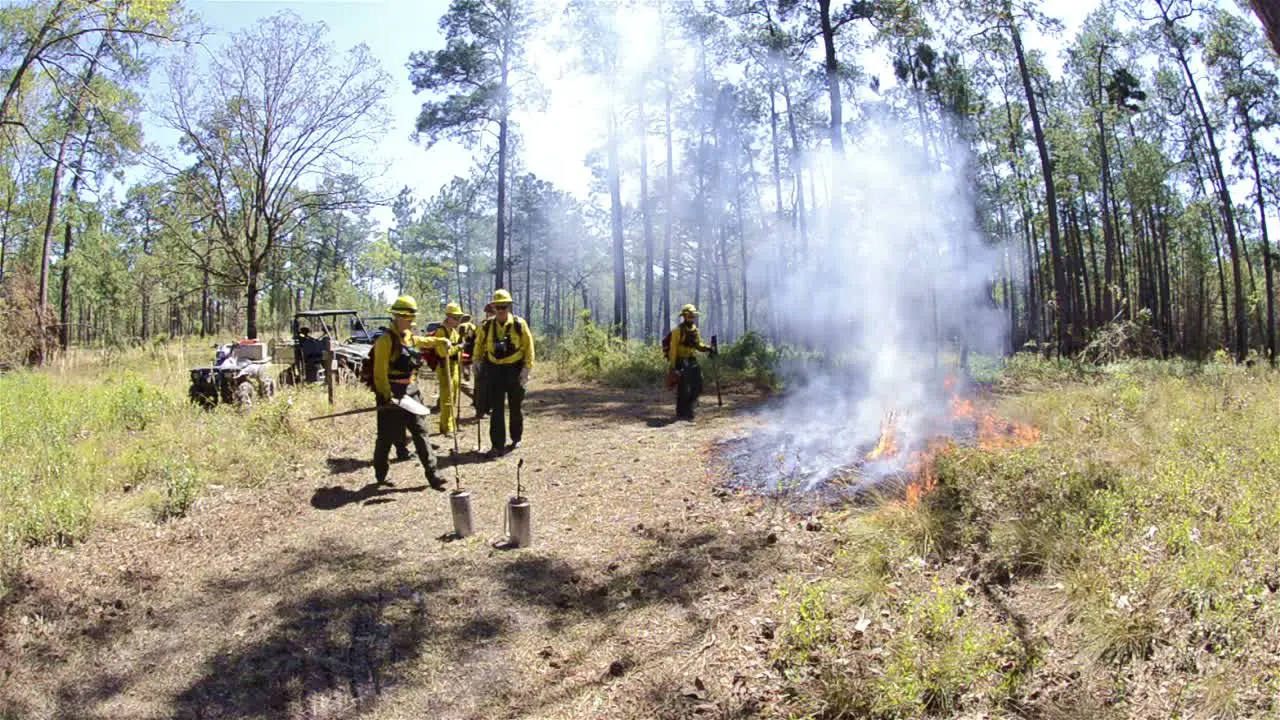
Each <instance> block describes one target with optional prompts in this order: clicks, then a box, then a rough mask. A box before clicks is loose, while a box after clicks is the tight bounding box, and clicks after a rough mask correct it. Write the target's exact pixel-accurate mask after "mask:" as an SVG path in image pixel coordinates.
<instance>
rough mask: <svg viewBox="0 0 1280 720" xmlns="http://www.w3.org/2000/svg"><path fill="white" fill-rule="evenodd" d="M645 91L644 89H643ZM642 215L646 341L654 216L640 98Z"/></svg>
mask: <svg viewBox="0 0 1280 720" xmlns="http://www.w3.org/2000/svg"><path fill="white" fill-rule="evenodd" d="M642 92H643V91H642ZM640 216H641V219H642V221H643V224H644V341H645V342H650V341H652V340H653V338H654V337H655V335H654V330H655V328H654V324H653V261H654V257H653V254H654V247H653V216H652V215H651V214H650V212H649V122H648V118H647V117H646V116H645V111H644V97H643V94H642V96H641V98H640Z"/></svg>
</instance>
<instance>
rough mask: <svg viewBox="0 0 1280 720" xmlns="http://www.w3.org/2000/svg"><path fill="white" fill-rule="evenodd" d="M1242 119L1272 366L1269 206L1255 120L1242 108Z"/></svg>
mask: <svg viewBox="0 0 1280 720" xmlns="http://www.w3.org/2000/svg"><path fill="white" fill-rule="evenodd" d="M1240 119H1241V121H1242V124H1243V125H1244V141H1245V147H1246V149H1247V150H1248V151H1249V167H1250V168H1251V169H1252V170H1253V182H1254V187H1255V188H1256V189H1257V200H1258V227H1259V228H1260V229H1261V231H1262V268H1263V272H1264V274H1265V275H1266V285H1267V355H1268V359H1269V360H1270V361H1271V366H1272V367H1275V365H1276V308H1275V283H1274V280H1273V277H1274V276H1273V274H1272V271H1271V239H1270V237H1269V236H1268V234H1267V206H1266V200H1264V199H1263V191H1262V187H1263V186H1262V173H1261V172H1260V171H1259V170H1258V145H1257V142H1256V140H1255V138H1254V129H1253V121H1252V119H1251V118H1250V117H1249V113H1248V111H1247V110H1246V109H1244V108H1241V110H1240Z"/></svg>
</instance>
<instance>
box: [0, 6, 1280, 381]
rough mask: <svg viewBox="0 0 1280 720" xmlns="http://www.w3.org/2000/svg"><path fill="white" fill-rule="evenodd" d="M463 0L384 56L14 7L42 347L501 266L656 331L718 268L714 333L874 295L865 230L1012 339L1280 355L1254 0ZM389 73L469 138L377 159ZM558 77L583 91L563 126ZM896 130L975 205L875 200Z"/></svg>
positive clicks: (313, 33) (25, 266) (954, 331)
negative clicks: (407, 167)
mask: <svg viewBox="0 0 1280 720" xmlns="http://www.w3.org/2000/svg"><path fill="white" fill-rule="evenodd" d="M142 8H145V12H143V11H141V9H142ZM367 11H368V12H370V13H376V12H378V10H377V6H376V5H375V6H371V7H370V8H369V9H368V10H367ZM438 12H439V15H438V17H437V18H434V19H437V20H438V22H439V25H440V28H441V31H442V35H443V38H442V39H441V40H440V41H439V42H435V43H431V42H427V41H424V42H423V43H422V45H421V47H420V48H418V49H417V51H415V52H412V53H411V54H408V55H407V56H406V57H403V58H399V59H398V60H397V62H398V63H400V64H396V65H388V64H387V63H385V62H378V60H377V59H376V58H374V57H373V55H372V54H371V53H370V52H369V50H368V48H360V47H356V48H351V47H341V46H334V44H333V42H332V40H331V39H330V35H331V33H330V32H329V30H328V29H327V28H325V27H324V26H322V25H318V24H315V23H311V22H308V21H306V20H304V19H302V18H300V17H298V16H297V15H294V14H292V13H287V12H286V13H281V14H277V15H273V16H271V17H267V18H262V19H260V20H258V21H256V22H255V23H253V24H251V25H250V26H249V27H247V28H246V29H245V30H242V31H239V32H238V33H235V34H230V35H223V34H212V33H209V32H206V31H204V30H202V29H201V27H200V24H199V19H198V18H196V17H194V16H193V15H192V14H191V13H189V12H188V11H187V10H185V9H184V8H183V7H181V6H180V5H179V4H177V3H170V2H153V3H128V2H84V1H83V0H33V1H30V2H20V3H13V4H9V5H6V6H5V7H4V8H3V9H2V10H0V42H2V43H3V45H2V54H0V67H3V69H4V73H5V74H4V79H5V83H4V87H5V90H6V93H5V96H4V101H3V107H2V108H0V121H2V122H3V125H2V126H0V134H2V136H3V137H2V139H3V143H2V145H0V171H2V173H0V213H3V216H2V217H3V223H2V227H0V317H2V318H3V320H2V322H3V323H4V324H5V326H6V327H13V328H16V327H19V326H21V327H24V328H31V327H34V328H36V331H35V332H34V334H31V335H29V336H24V337H30V338H33V339H32V340H31V342H29V343H28V345H30V347H29V348H27V351H24V357H22V358H20V359H19V360H20V361H23V362H27V361H39V360H40V359H41V358H42V357H44V356H46V355H47V354H48V352H50V351H51V350H52V349H54V348H56V347H58V346H59V345H62V346H64V347H65V346H67V345H74V344H77V343H126V342H134V341H139V340H148V339H151V338H154V337H156V336H158V335H170V336H172V335H193V334H199V335H207V334H226V333H235V334H237V335H244V334H248V335H266V334H268V333H269V331H270V329H271V328H278V327H281V326H282V324H283V323H284V322H285V320H286V319H287V318H288V317H289V315H290V314H291V313H292V312H293V311H295V310H297V309H306V308H310V307H323V306H334V305H343V306H352V307H357V308H360V309H369V310H373V309H377V308H379V307H380V306H381V305H382V304H383V303H384V301H385V298H386V297H387V296H389V295H390V294H392V293H395V292H401V291H403V292H408V293H412V294H414V295H416V296H418V298H419V302H420V304H422V306H423V307H424V308H425V309H426V312H427V313H428V314H433V313H434V312H435V310H434V308H435V307H436V306H441V305H443V302H444V301H445V300H446V299H458V300H460V301H461V302H462V304H463V306H464V307H465V308H467V309H468V310H469V311H472V312H475V311H476V310H477V309H478V308H480V307H481V306H483V304H484V299H485V297H486V296H487V294H488V293H489V292H491V291H492V290H493V289H494V288H495V287H507V288H509V289H511V290H512V291H513V292H514V293H515V295H516V298H517V303H518V311H519V312H521V313H522V314H525V315H527V316H528V317H529V319H530V321H531V322H532V324H533V325H534V327H535V329H536V330H537V331H538V332H540V333H547V334H552V335H554V334H557V333H560V332H563V331H565V330H567V329H570V328H572V326H573V325H574V324H575V323H576V322H578V321H579V317H580V315H581V312H582V311H583V310H587V311H590V314H591V317H592V318H593V319H594V320H595V321H596V322H598V323H600V324H602V325H605V326H609V327H611V328H612V329H613V331H614V332H616V333H617V334H619V335H621V336H624V337H630V338H633V339H639V340H644V341H649V342H654V341H656V340H657V338H659V337H660V336H661V335H662V333H663V331H664V329H665V327H666V326H667V325H669V324H670V323H671V322H672V319H673V318H672V312H673V310H674V309H676V308H678V307H679V306H680V305H682V304H684V303H686V302H692V303H695V304H697V305H698V306H699V308H700V309H702V311H703V315H702V324H703V326H704V331H705V332H706V333H707V334H708V335H710V334H712V333H714V334H717V335H718V336H719V337H720V339H721V340H723V341H732V340H734V339H737V338H740V337H742V336H743V335H744V334H745V333H747V332H749V331H754V332H757V333H760V334H762V335H764V336H766V337H768V338H770V339H772V340H774V341H778V342H790V343H797V344H804V345H808V346H810V347H818V346H821V345H822V344H823V336H824V334H828V335H829V334H831V333H833V332H843V330H841V329H840V328H841V325H840V323H842V322H845V320H847V319H848V318H849V314H848V313H843V314H842V313H839V312H837V313H831V312H829V311H830V309H831V307H832V306H833V305H839V304H840V303H858V302H860V300H859V299H858V298H857V297H849V296H848V294H847V293H840V292H831V289H833V288H835V289H845V288H852V279H853V278H860V277H863V275H862V272H863V270H864V269H863V268H850V267H849V266H848V264H849V263H857V262H859V260H858V258H861V257H864V256H865V254H866V253H868V252H869V253H870V255H871V256H873V257H876V258H880V257H887V258H894V259H895V262H897V263H898V264H897V265H895V266H894V270H893V271H894V273H898V271H899V270H910V269H911V268H917V269H918V270H919V273H918V274H917V275H914V276H913V275H910V274H906V275H903V276H902V277H903V279H902V281H901V282H903V283H912V282H914V283H915V286H913V287H912V288H911V291H912V292H915V291H916V290H920V291H922V292H925V295H924V296H922V297H923V298H924V300H922V302H926V304H927V303H932V302H935V301H936V298H937V297H938V296H939V291H940V290H946V291H947V292H950V290H951V289H953V288H954V287H964V288H966V290H967V291H969V292H971V296H970V297H968V299H966V300H965V302H970V301H976V303H977V305H976V306H975V307H979V308H980V309H981V312H978V313H977V314H978V315H980V316H981V317H982V318H984V319H983V323H988V324H990V323H994V324H996V325H998V327H999V329H1000V330H1001V331H1002V332H1001V333H999V334H998V335H999V337H998V340H997V342H996V343H995V344H996V345H997V347H996V348H987V347H984V348H982V349H984V350H986V351H988V352H989V351H992V350H993V349H995V350H1003V351H1011V350H1013V349H1016V348H1021V347H1023V346H1025V345H1027V344H1028V343H1034V344H1035V346H1036V347H1038V348H1041V349H1044V350H1047V351H1054V352H1060V353H1062V354H1074V353H1078V352H1081V351H1083V350H1085V349H1086V348H1087V347H1088V346H1089V345H1090V343H1091V342H1094V341H1095V340H1096V339H1097V338H1098V337H1099V332H1100V331H1101V330H1103V329H1104V328H1107V327H1108V326H1111V325H1113V324H1115V323H1118V322H1126V321H1127V322H1131V323H1136V324H1138V325H1140V326H1143V327H1147V328H1149V330H1150V331H1151V332H1152V333H1153V336H1154V337H1155V338H1156V339H1157V342H1158V347H1157V349H1158V350H1159V351H1160V352H1162V353H1167V354H1181V355H1186V356H1189V357H1196V358H1201V357H1205V356H1207V355H1209V354H1211V353H1212V352H1214V351H1215V350H1217V349H1219V348H1222V349H1225V350H1226V351H1227V352H1228V353H1230V354H1231V355H1232V356H1234V357H1237V358H1244V357H1245V356H1247V355H1248V354H1249V353H1250V352H1257V353H1259V354H1260V355H1262V356H1263V357H1267V356H1269V355H1273V354H1274V349H1275V348H1276V343H1277V341H1276V337H1275V323H1276V320H1275V309H1274V301H1275V293H1276V288H1275V281H1274V270H1275V268H1274V266H1275V263H1274V262H1273V261H1274V259H1275V258H1274V256H1273V247H1272V245H1273V237H1272V232H1271V231H1272V229H1273V228H1272V225H1273V224H1274V222H1275V220H1276V215H1275V209H1274V208H1275V207H1277V203H1278V202H1280V192H1278V190H1280V183H1278V182H1277V177H1280V176H1278V174H1277V171H1278V170H1280V162H1278V161H1277V159H1276V157H1277V156H1276V142H1275V140H1276V137H1275V133H1276V125H1277V119H1278V118H1280V112H1278V108H1277V107H1275V100H1274V88H1275V87H1276V84H1277V82H1276V81H1277V75H1278V72H1280V65H1277V60H1276V54H1275V50H1274V49H1273V48H1272V47H1271V46H1270V45H1269V44H1268V42H1267V39H1266V35H1265V33H1264V31H1263V30H1262V28H1261V26H1260V24H1259V22H1258V20H1257V19H1256V18H1255V16H1254V15H1252V14H1250V13H1249V12H1248V11H1247V10H1242V9H1240V8H1239V7H1237V6H1236V5H1232V4H1229V3H1226V2H1216V3H1214V2H1208V3H1190V2H1187V0H1123V1H1121V2H1102V3H1099V4H1098V5H1097V7H1096V8H1095V9H1094V10H1092V12H1090V13H1089V14H1088V16H1087V18H1086V19H1085V20H1084V22H1083V23H1081V24H1079V26H1078V27H1073V28H1071V30H1070V32H1064V31H1063V28H1062V27H1061V23H1060V22H1059V21H1058V19H1057V17H1056V16H1055V12H1056V10H1055V6H1054V4H1053V3H1047V2H1045V3H1034V2H1033V3H1029V4H1028V3H1020V4H1013V3H1009V2H1002V1H1001V0H967V1H966V2H964V3H960V4H954V5H937V4H932V3H920V2H910V1H908V0H901V1H887V2H851V3H841V2H828V1H827V0H815V1H814V2H791V1H789V0H783V1H782V2H762V1H757V0H698V1H696V2H689V1H686V0H680V1H674V0H635V1H632V2H620V1H613V0H589V1H588V0H573V2H561V3H554V2H542V1H539V2H533V1H532V0H453V2H451V3H449V4H448V6H447V7H441V8H439V10H438ZM377 40H378V38H372V37H371V38H367V41H368V42H369V43H370V44H375V43H376V42H377ZM397 87H402V88H412V90H413V91H415V92H416V95H415V96H414V100H413V103H414V105H415V106H416V107H417V111H416V112H415V113H414V117H405V118H399V120H401V121H404V122H406V123H412V126H413V127H414V129H415V131H416V133H415V134H416V136H417V138H418V141H419V147H418V149H417V150H416V152H417V153H418V154H417V155H415V156H406V157H400V158H398V159H397V160H396V161H395V162H397V163H403V164H417V165H429V164H431V163H433V162H434V161H435V158H438V157H439V156H440V155H439V149H438V148H437V147H433V143H434V142H435V141H436V140H442V139H452V140H456V141H459V142H462V143H463V144H464V145H465V147H466V148H467V149H468V150H469V151H471V153H472V160H473V162H472V165H471V166H470V167H469V168H464V169H463V171H462V172H460V173H459V174H458V177H456V178H454V179H453V180H452V181H450V182H447V183H446V184H444V186H443V187H440V188H439V189H438V190H435V191H432V192H423V191H421V190H415V189H411V188H404V189H403V190H401V189H400V188H391V189H390V190H388V189H387V188H385V187H384V186H383V184H381V183H380V181H379V175H380V173H381V172H382V171H383V170H384V169H385V168H383V167H381V166H380V165H379V163H377V162H373V161H371V160H370V158H371V157H373V154H372V153H371V152H370V151H369V149H370V148H373V147H376V146H377V145H378V144H379V142H382V141H383V140H385V127H386V124H387V123H386V121H385V118H386V115H385V113H387V112H391V111H392V109H391V106H390V105H389V104H388V102H387V101H388V99H389V98H390V97H391V96H392V95H393V93H394V92H396V88H397ZM567 87H571V88H575V92H576V94H574V95H573V103H574V104H575V107H574V108H573V113H572V117H573V123H572V125H571V126H570V125H566V126H565V127H564V128H562V129H561V132H560V133H559V134H558V135H555V136H553V137H551V138H550V139H549V138H548V133H547V132H546V128H545V127H539V126H538V123H539V120H540V118H544V117H545V115H543V113H544V111H545V109H546V108H547V107H548V106H549V105H550V106H556V104H557V103H564V102H566V96H565V95H564V88H567ZM557 93H560V95H559V96H558V95H557ZM561 107H562V106H561ZM395 108H396V109H395V110H394V112H396V113H401V112H403V110H402V108H403V105H396V106H395ZM144 118H152V120H149V121H147V122H151V123H152V125H147V123H146V122H144ZM155 118H159V119H160V120H159V121H156V120H155ZM144 126H145V127H146V128H148V129H150V128H151V127H152V126H154V127H158V128H164V129H166V131H165V132H164V133H155V135H156V137H149V136H147V135H146V134H144V132H143V130H144ZM868 143H870V144H868ZM871 147H895V148H897V150H898V152H895V153H893V155H892V157H893V158H895V160H894V162H895V163H897V171H898V172H899V176H898V177H899V178H900V179H904V180H910V183H916V182H920V183H929V182H941V183H944V184H946V185H947V187H953V186H954V184H955V183H959V184H960V185H961V186H962V187H963V190H964V192H963V193H960V194H955V193H950V191H948V192H949V194H948V195H947V197H961V196H963V197H964V198H965V199H964V202H963V203H962V204H961V205H959V206H948V207H939V206H938V205H937V203H935V202H931V200H930V198H931V197H936V195H931V194H930V193H929V192H923V193H918V194H913V193H915V192H916V191H915V190H914V189H913V188H911V187H908V186H905V185H894V184H893V183H886V184H882V185H880V186H878V189H877V192H881V193H885V197H884V199H883V202H882V207H892V208H896V209H897V211H898V213H899V214H901V215H911V214H913V213H915V214H919V215H921V216H925V218H924V219H923V220H921V221H920V222H918V223H915V224H912V223H906V224H905V225H897V226H894V227H890V225H892V223H888V222H887V221H885V220H884V215H883V214H882V213H878V212H872V211H869V210H867V209H866V208H868V207H871V206H870V205H868V203H872V202H874V198H868V197H866V193H867V192H868V187H867V182H866V180H867V178H868V177H884V175H883V173H881V172H880V171H879V170H876V171H874V172H873V174H872V175H871V176H868V175H866V174H865V173H864V174H859V167H860V163H864V162H865V163H877V162H881V161H882V159H883V157H884V156H883V155H876V154H866V153H870V152H871V151H870V150H868V148H871ZM547 158H554V161H555V162H557V163H563V164H564V165H566V166H569V165H571V166H574V167H577V168H585V173H584V177H585V178H586V179H587V180H586V182H585V183H584V185H585V187H583V188H571V187H567V186H558V185H557V184H556V183H555V181H554V179H553V176H554V177H559V176H560V175H559V174H558V173H555V172H551V169H550V168H549V167H547V162H548V160H547ZM863 169H864V170H865V169H866V167H865V166H864V167H863ZM910 183H908V184H910ZM913 198H914V202H913V201H912V199H913ZM860 207H861V208H863V209H862V210H859V208H860ZM379 208H382V210H379ZM876 209H882V208H876ZM379 213H389V214H387V215H383V216H379ZM966 214H967V216H968V217H967V218H966V217H962V215H966ZM388 217H389V219H390V227H385V226H380V222H379V219H380V218H388ZM871 223H874V224H875V225H876V226H875V227H871V226H869V224H871ZM903 227H905V228H907V230H908V232H906V233H905V234H904V233H903V232H900V231H901V230H902V228H903ZM919 227H929V228H931V230H930V233H932V235H931V237H933V238H934V240H936V242H934V241H931V243H932V244H929V243H922V240H921V236H919V235H918V234H917V235H914V236H913V235H912V232H914V231H912V228H919ZM948 228H954V229H955V233H954V234H953V235H948V232H947V230H948ZM855 229H856V231H854V230H855ZM948 237H951V239H952V240H953V241H954V242H943V240H944V239H946V238H948ZM961 237H964V238H972V239H973V240H972V242H970V241H969V240H967V239H966V240H965V241H964V242H960V240H959V238H961ZM859 244H862V245H866V244H873V245H875V246H876V247H875V248H874V251H873V252H872V251H871V250H868V249H867V248H862V249H861V250H859V249H858V247H857V246H858V245H859ZM846 246H847V247H846ZM837 247H838V248H842V250H841V253H840V254H839V260H838V261H836V262H833V261H832V259H831V258H832V256H831V255H829V254H827V253H828V251H829V250H830V249H831V248H837ZM966 248H967V249H966ZM970 251H972V252H970ZM860 253H863V254H860ZM948 268H950V270H949V269H948ZM956 268H963V271H960V270H956ZM952 270H955V271H956V272H959V273H960V274H959V275H956V276H955V277H951V276H950V275H949V273H951V272H952ZM975 273H977V277H975ZM895 277H897V275H895ZM797 281H800V283H799V284H800V286H801V287H804V288H806V289H807V290H809V292H808V293H796V292H794V290H795V288H796V287H797ZM930 285H947V286H948V287H934V288H931V287H929V286H930ZM879 292H885V293H887V292H897V291H896V290H893V289H881V290H879ZM930 293H932V294H930ZM942 296H943V297H950V296H949V295H947V294H946V293H945V292H944V293H943V295H942ZM896 297H905V295H897V296H896ZM988 311H989V312H988ZM975 312H977V311H975ZM855 315H856V314H855ZM824 317H830V318H833V320H832V323H829V324H827V325H824V324H823V322H822V321H821V319H822V318H824ZM992 318H998V320H995V319H992ZM912 324H913V325H923V327H919V328H914V329H913V330H912V333H913V335H912V337H916V336H917V335H918V336H921V337H927V338H929V339H930V342H931V343H941V344H948V345H951V344H954V345H957V346H961V345H964V344H966V343H967V342H969V340H971V339H972V338H970V337H968V336H967V335H966V333H967V332H968V331H967V330H966V329H965V328H964V327H963V326H964V323H960V322H946V321H945V320H937V319H934V320H933V321H932V322H930V320H929V319H928V318H923V319H919V320H918V321H913V323H912ZM979 335H989V333H985V332H984V333H976V334H975V335H974V336H973V337H975V338H976V337H978V336H979ZM983 342H984V343H985V342H986V339H983Z"/></svg>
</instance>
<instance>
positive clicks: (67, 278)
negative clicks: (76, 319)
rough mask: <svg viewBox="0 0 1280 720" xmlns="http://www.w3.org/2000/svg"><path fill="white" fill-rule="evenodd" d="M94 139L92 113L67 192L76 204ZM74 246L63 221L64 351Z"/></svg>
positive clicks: (60, 338)
mask: <svg viewBox="0 0 1280 720" xmlns="http://www.w3.org/2000/svg"><path fill="white" fill-rule="evenodd" d="M92 137H93V117H92V113H90V116H89V117H88V118H87V119H86V121H85V130H84V143H83V144H82V145H81V146H80V154H79V155H78V156H77V157H76V159H75V162H74V163H72V166H71V187H70V189H69V190H68V191H67V198H68V200H70V201H71V202H75V200H76V198H77V196H78V193H79V192H80V179H81V176H82V175H83V174H84V156H85V154H86V153H87V152H88V149H89V141H90V139H91V138H92ZM73 244H74V238H73V236H72V230H71V218H69V217H68V218H67V219H66V220H65V221H63V227H62V291H61V297H60V298H59V305H58V312H59V318H58V319H59V323H58V344H59V345H60V346H61V348H62V350H64V351H65V350H66V349H67V345H68V344H69V343H70V341H71V336H70V334H69V328H68V325H70V323H71V263H70V262H68V260H70V259H71V249H72V245H73Z"/></svg>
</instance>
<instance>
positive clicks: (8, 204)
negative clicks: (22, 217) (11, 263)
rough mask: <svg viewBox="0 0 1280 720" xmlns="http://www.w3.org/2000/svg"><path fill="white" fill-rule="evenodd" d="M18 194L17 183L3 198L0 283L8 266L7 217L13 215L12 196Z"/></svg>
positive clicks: (0, 223) (0, 238)
mask: <svg viewBox="0 0 1280 720" xmlns="http://www.w3.org/2000/svg"><path fill="white" fill-rule="evenodd" d="M17 194H18V188H17V183H14V184H13V185H12V186H10V187H9V189H8V192H7V193H5V198H4V217H3V218H0V283H3V282H4V271H5V268H6V267H8V265H7V264H6V263H7V262H8V254H9V218H11V217H13V198H14V196H15V195H17Z"/></svg>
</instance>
